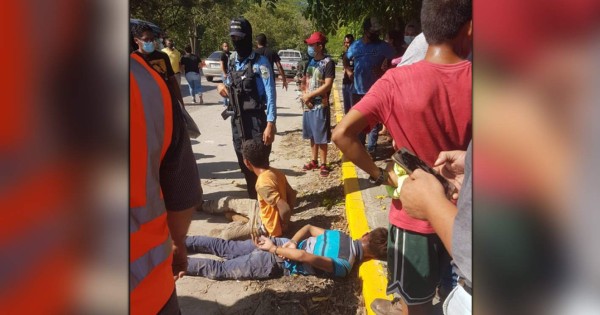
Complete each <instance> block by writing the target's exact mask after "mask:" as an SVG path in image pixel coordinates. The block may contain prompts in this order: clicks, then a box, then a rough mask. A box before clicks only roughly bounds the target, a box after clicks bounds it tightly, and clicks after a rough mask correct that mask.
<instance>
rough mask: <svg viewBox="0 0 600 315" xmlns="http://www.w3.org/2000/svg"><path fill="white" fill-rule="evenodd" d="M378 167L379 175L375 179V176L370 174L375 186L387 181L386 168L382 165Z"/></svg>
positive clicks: (370, 179) (370, 180)
mask: <svg viewBox="0 0 600 315" xmlns="http://www.w3.org/2000/svg"><path fill="white" fill-rule="evenodd" d="M378 168H379V177H377V178H376V179H375V178H373V177H371V176H369V182H371V184H373V185H375V186H379V185H381V184H383V183H384V182H386V181H387V173H386V171H385V170H384V169H382V168H381V167H378Z"/></svg>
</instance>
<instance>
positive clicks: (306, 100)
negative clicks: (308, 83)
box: [302, 93, 313, 108]
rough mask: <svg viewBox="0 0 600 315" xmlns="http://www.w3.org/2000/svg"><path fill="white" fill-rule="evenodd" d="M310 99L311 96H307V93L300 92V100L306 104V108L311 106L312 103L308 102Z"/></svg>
mask: <svg viewBox="0 0 600 315" xmlns="http://www.w3.org/2000/svg"><path fill="white" fill-rule="evenodd" d="M311 99H312V97H308V93H304V94H302V102H303V103H304V104H305V105H306V106H308V108H312V107H313V106H312V104H311V103H310V100H311Z"/></svg>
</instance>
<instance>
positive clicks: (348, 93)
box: [342, 83, 354, 114]
mask: <svg viewBox="0 0 600 315" xmlns="http://www.w3.org/2000/svg"><path fill="white" fill-rule="evenodd" d="M353 88H354V84H353V83H350V84H344V85H342V97H343V99H344V114H347V113H348V112H349V111H350V108H352V89H353Z"/></svg>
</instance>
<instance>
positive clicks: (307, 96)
mask: <svg viewBox="0 0 600 315" xmlns="http://www.w3.org/2000/svg"><path fill="white" fill-rule="evenodd" d="M332 86H333V78H325V84H323V85H321V86H320V87H319V88H318V89H316V90H314V91H311V92H305V94H304V95H302V100H303V101H304V103H305V104H309V103H310V99H312V98H313V97H315V96H319V95H325V94H326V93H327V92H329V91H330V90H331V87H332ZM323 105H325V104H323Z"/></svg>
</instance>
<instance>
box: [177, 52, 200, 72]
mask: <svg viewBox="0 0 600 315" xmlns="http://www.w3.org/2000/svg"><path fill="white" fill-rule="evenodd" d="M181 64H182V65H183V66H184V67H185V73H188V72H195V73H200V70H198V69H199V67H200V58H198V56H196V55H193V54H189V55H185V56H183V57H181Z"/></svg>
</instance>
